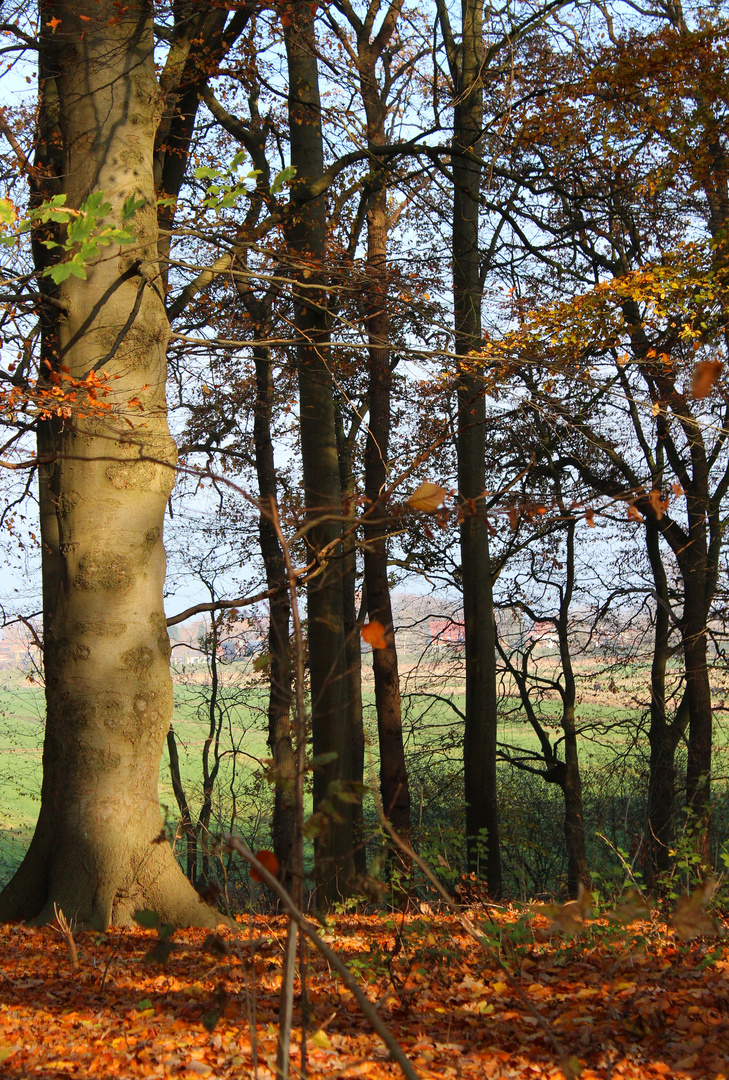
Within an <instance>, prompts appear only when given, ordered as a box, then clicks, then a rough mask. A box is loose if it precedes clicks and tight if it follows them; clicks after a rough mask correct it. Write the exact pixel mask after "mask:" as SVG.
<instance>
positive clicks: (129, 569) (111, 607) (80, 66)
mask: <svg viewBox="0 0 729 1080" xmlns="http://www.w3.org/2000/svg"><path fill="white" fill-rule="evenodd" d="M51 17H53V21H54V24H53V25H51V21H50V20H51ZM56 20H58V22H57V23H56ZM40 23H41V28H42V29H41V39H40V48H41V56H42V58H43V63H44V69H43V70H44V74H45V75H46V77H50V75H51V73H52V74H54V75H55V85H56V91H57V95H58V103H59V116H60V131H61V143H62V147H63V155H64V160H63V170H62V172H63V187H64V191H65V192H66V194H67V205H68V206H69V207H72V208H75V207H78V206H79V205H80V204H81V203H82V202H83V200H84V199H85V198H87V196H88V195H90V194H91V193H93V192H96V191H103V192H104V193H105V197H106V200H107V201H108V202H110V203H111V205H112V210H111V211H110V213H109V214H108V215H107V220H108V221H111V222H120V221H121V207H122V204H123V203H124V201H125V199H126V198H127V197H128V196H130V195H133V196H135V197H136V198H146V199H147V200H148V205H146V206H145V207H144V208H143V209H141V210H140V211H139V212H138V213H137V215H136V217H135V219H134V228H135V231H136V235H137V242H136V244H135V245H134V246H133V247H129V248H124V249H122V250H121V251H120V252H118V253H117V254H116V255H114V256H112V257H110V252H109V250H108V249H104V250H103V252H102V255H101V257H99V258H98V259H96V260H94V261H92V262H91V263H89V264H87V267H86V270H87V280H86V281H79V280H78V279H77V278H74V277H70V278H68V279H67V280H66V281H65V282H63V283H62V284H61V285H60V286H59V289H58V297H59V300H60V301H61V303H62V304H63V305H64V307H65V312H66V313H65V315H64V316H63V317H62V318H59V319H58V322H57V326H56V327H55V328H54V329H53V330H51V331H49V335H52V336H53V348H54V350H55V352H56V355H54V356H53V364H54V367H55V369H56V370H58V367H59V365H60V364H63V365H64V368H67V369H68V370H69V372H70V375H71V376H72V377H73V378H75V379H85V378H86V377H87V376H88V375H89V374H90V373H93V372H95V371H96V372H98V371H106V372H108V374H109V376H110V377H111V379H112V380H113V381H110V382H109V384H108V385H109V390H110V392H109V395H108V397H107V398H106V402H105V403H106V404H109V405H111V406H112V408H113V410H114V411H115V412H116V411H117V410H118V411H119V412H123V413H125V414H126V415H128V418H129V420H130V422H131V424H132V425H133V428H129V427H128V426H126V425H122V424H121V423H119V422H118V421H117V419H116V416H115V415H114V412H113V413H102V412H100V411H99V412H98V413H96V415H94V413H95V410H94V405H93V402H90V403H89V408H87V409H86V410H80V409H79V410H78V411H77V412H75V414H74V415H73V416H72V417H71V418H65V419H61V418H60V417H56V418H53V419H52V420H50V421H48V422H47V423H46V424H45V425H44V426H43V429H42V431H41V433H40V435H39V448H40V449H41V451H42V452H43V453H50V454H52V456H53V460H52V462H51V463H50V464H48V465H47V466H45V467H44V471H43V475H42V476H41V481H40V497H41V501H42V505H41V524H42V551H43V587H44V644H45V670H46V705H47V721H46V735H45V743H44V749H43V787H42V794H41V809H40V815H39V819H38V824H37V826H36V830H35V834H34V836H33V839H32V841H31V845H30V847H29V849H28V852H27V854H26V857H25V859H24V860H23V863H22V865H21V866H20V868H19V870H18V872H17V873H16V875H15V876H14V878H13V879H12V881H11V882H10V883H9V885H8V886H7V887H6V889H5V890H4V891H3V893H2V894H1V895H0V918H5V919H12V918H26V919H34V920H35V921H36V922H39V923H40V922H47V921H50V920H51V919H52V918H53V905H54V903H55V904H58V906H59V907H60V908H61V909H62V910H63V912H64V914H65V915H66V916H67V918H68V919H69V920H71V919H74V920H75V921H76V923H77V925H78V926H79V927H95V928H99V929H104V928H106V927H107V926H108V925H109V924H110V923H112V922H113V923H117V924H120V923H129V922H130V921H131V919H132V916H133V913H134V911H135V910H136V909H138V908H151V909H153V910H155V911H156V912H157V913H158V914H159V916H160V917H161V918H162V919H164V920H165V921H168V922H172V923H175V924H177V925H181V924H186V925H206V926H213V925H215V923H216V922H217V921H218V918H219V917H218V915H217V913H216V912H215V911H214V910H213V909H212V908H210V907H208V906H207V905H206V904H204V903H203V902H202V901H201V900H200V897H199V896H198V895H197V893H196V892H195V891H194V889H193V888H192V886H191V885H190V883H189V882H188V881H187V879H186V878H185V876H184V874H183V873H182V871H181V869H180V868H179V866H178V865H177V863H176V862H175V859H174V856H173V854H172V849H171V847H170V845H169V842H168V840H167V838H166V836H165V834H164V830H163V828H162V821H161V816H160V809H159V800H158V794H157V780H158V773H159V764H160V759H161V754H162V747H163V744H164V741H165V737H166V735H167V732H168V730H169V726H170V717H171V714H172V681H171V678H170V671H169V654H170V645H169V638H168V636H167V629H166V620H165V615H164V609H163V602H162V586H163V581H164V573H165V553H164V547H163V543H162V527H163V520H164V512H165V506H166V503H167V499H168V497H169V493H170V490H171V488H172V483H173V479H174V465H175V460H176V451H175V446H174V443H173V442H172V440H171V438H170V435H169V430H168V427H167V418H166V406H165V397H164V390H165V348H166V344H167V337H168V324H167V319H166V317H165V313H164V305H163V301H162V297H161V295H160V292H159V290H158V286H157V277H158V268H157V261H156V260H157V247H156V245H157V224H156V214H155V205H154V188H153V177H152V150H153V142H154V134H155V129H156V125H157V121H158V118H159V112H158V110H159V107H160V101H159V91H158V86H157V81H156V78H155V73H154V56H153V38H152V9H151V4H149V3H147V2H144V0H130V3H129V4H128V5H127V6H126V7H125V8H124V9H123V10H120V9H119V7H118V6H117V5H115V4H113V3H111V2H110V0H99V2H91V0H75V2H74V3H73V4H72V3H69V2H68V0H57V2H56V3H54V4H53V6H51V5H50V4H48V5H43V6H42V9H41V15H40ZM135 306H136V312H135ZM55 334H57V337H55ZM56 341H57V346H58V347H57V349H55V342H56ZM132 397H139V398H140V399H141V401H142V403H143V405H144V412H143V414H142V416H143V419H142V420H141V422H140V421H139V419H138V417H139V415H140V414H139V412H138V411H136V410H134V409H131V408H128V407H127V406H126V405H125V403H126V401H127V400H128V399H130V398H132ZM82 411H85V412H86V415H85V416H84V415H82ZM124 428H126V430H124Z"/></svg>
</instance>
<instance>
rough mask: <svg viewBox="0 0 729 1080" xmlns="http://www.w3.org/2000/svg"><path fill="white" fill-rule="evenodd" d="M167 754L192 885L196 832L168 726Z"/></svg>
mask: <svg viewBox="0 0 729 1080" xmlns="http://www.w3.org/2000/svg"><path fill="white" fill-rule="evenodd" d="M167 752H168V754H169V758H170V777H171V779H172V790H173V792H174V795H175V800H176V802H177V808H178V810H179V811H180V823H181V825H182V835H183V836H184V838H185V872H186V875H187V880H188V881H189V882H190V883H191V884H192V885H194V884H195V875H196V874H197V832H196V830H195V826H194V825H193V823H192V814H191V813H190V806H189V804H188V801H187V795H186V794H185V788H184V786H183V784H182V775H181V773H180V755H179V754H178V752H177V740H176V739H175V732H174V730H173V728H172V727H171V726H170V730H169V731H168V732H167Z"/></svg>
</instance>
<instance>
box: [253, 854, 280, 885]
mask: <svg viewBox="0 0 729 1080" xmlns="http://www.w3.org/2000/svg"><path fill="white" fill-rule="evenodd" d="M256 859H257V860H258V862H259V863H260V864H261V866H262V867H263V869H264V870H268V872H269V874H272V875H273V876H274V877H275V876H276V874H277V873H278V868H279V863H278V859H277V858H276V856H275V855H274V853H273V852H272V851H268V849H267V848H264V849H263V850H262V851H257V852H256ZM251 877H252V878H253V880H254V881H263V878H262V877H261V875H260V874H259V872H258V870H256V868H255V866H251Z"/></svg>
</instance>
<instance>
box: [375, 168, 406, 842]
mask: <svg viewBox="0 0 729 1080" xmlns="http://www.w3.org/2000/svg"><path fill="white" fill-rule="evenodd" d="M367 272H368V278H369V281H368V295H367V307H368V315H367V335H368V338H369V343H370V348H369V364H370V371H369V395H368V397H369V407H370V411H369V425H368V428H367V441H366V444H365V495H366V497H367V506H368V513H367V517H366V519H365V525H364V538H365V554H364V567H365V585H366V588H367V608H368V614H369V618H370V621H374V622H379V623H381V624H382V626H383V627H384V638H385V644H386V647H385V648H384V649H374V650H373V654H372V667H373V673H374V680H375V701H376V705H377V732H378V738H379V745H380V792H381V795H382V806H383V809H384V812H385V814H386V815H387V817H388V818H389V820H390V822H391V824H392V826H393V828H394V829H395V831H396V832H397V833H398V834H399V835H400V836H401V837H402V838H403V839H404V840H407V839H408V838H409V836H410V788H409V785H408V774H407V768H406V765H405V747H404V743H403V735H402V711H401V704H400V676H399V673H398V665H397V649H396V647H395V632H394V627H393V618H392V604H391V601H390V584H389V581H388V578H387V508H386V506H385V504H384V502H383V498H382V496H383V492H384V490H385V488H386V486H387V454H388V447H389V441H390V394H391V386H392V375H391V372H390V349H389V337H390V319H389V311H388V301H387V192H386V190H385V189H384V188H382V189H381V190H380V191H378V193H377V195H376V196H375V198H374V199H373V202H372V205H371V207H370V211H369V214H368V219H367Z"/></svg>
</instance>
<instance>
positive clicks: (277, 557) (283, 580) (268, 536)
mask: <svg viewBox="0 0 729 1080" xmlns="http://www.w3.org/2000/svg"><path fill="white" fill-rule="evenodd" d="M253 358H254V361H255V365H256V407H255V415H254V418H253V441H254V444H255V453H256V474H257V476H258V493H259V495H260V498H261V514H260V517H259V519H258V535H259V540H260V545H261V554H262V556H263V564H264V567H265V570H266V585H267V587H268V588H269V589H278V590H279V591H278V592H276V593H275V594H274V596H273V597H272V598H271V601H270V604H269V626H268V652H269V656H270V658H271V660H270V682H269V692H268V745H269V748H270V750H271V756H272V758H273V772H274V785H275V786H274V806H273V850H274V853H275V855H276V858H277V859H278V861H279V866H281V867H282V878H281V880H282V883H283V885H284V887H285V888H286V889H287V890H289V891H290V889H291V871H292V862H291V849H292V846H293V843H294V833H295V829H296V813H295V782H296V762H295V755H294V744H293V738H292V731H291V644H290V630H289V625H290V617H291V602H290V600H289V593H288V588H287V576H286V564H285V561H284V557H283V552H282V551H281V545H280V544H279V542H278V537H277V536H276V529H275V528H274V525H273V521H272V520H271V504H272V501H275V500H276V495H277V490H276V489H277V482H276V467H275V463H274V456H273V440H272V438H271V415H272V410H273V370H272V365H271V353H270V350H269V349H268V348H266V347H265V346H263V345H259V346H256V347H255V348H254V350H253Z"/></svg>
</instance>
